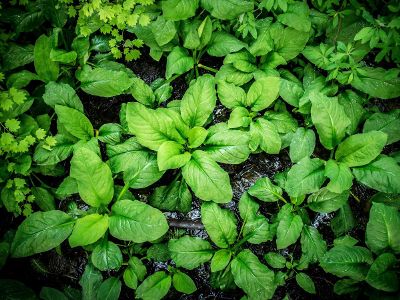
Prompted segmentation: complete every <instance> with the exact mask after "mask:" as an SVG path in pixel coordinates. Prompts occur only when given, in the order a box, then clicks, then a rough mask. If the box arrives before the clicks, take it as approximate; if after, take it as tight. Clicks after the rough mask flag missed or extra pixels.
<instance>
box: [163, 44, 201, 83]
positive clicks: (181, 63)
mask: <svg viewBox="0 0 400 300" xmlns="http://www.w3.org/2000/svg"><path fill="white" fill-rule="evenodd" d="M193 66H194V60H193V57H191V56H189V53H188V51H187V50H186V49H185V48H182V47H175V48H174V49H173V50H172V51H171V52H170V53H169V54H168V57H167V66H166V69H165V78H166V79H169V78H171V77H172V76H173V75H175V74H177V75H181V74H184V73H186V72H187V71H189V70H191V69H193Z"/></svg>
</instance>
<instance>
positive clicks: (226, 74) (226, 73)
mask: <svg viewBox="0 0 400 300" xmlns="http://www.w3.org/2000/svg"><path fill="white" fill-rule="evenodd" d="M215 79H216V80H217V82H221V81H226V82H227V83H232V84H235V85H238V86H241V85H244V84H245V83H247V82H249V81H250V80H252V79H253V74H252V73H246V72H241V71H239V70H238V69H236V68H235V67H234V66H233V65H231V64H229V65H223V66H222V67H221V68H220V69H219V71H218V72H217V74H215Z"/></svg>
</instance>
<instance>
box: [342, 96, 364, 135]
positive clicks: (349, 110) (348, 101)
mask: <svg viewBox="0 0 400 300" xmlns="http://www.w3.org/2000/svg"><path fill="white" fill-rule="evenodd" d="M364 101H365V100H364V98H362V97H361V96H359V95H358V94H357V93H355V92H353V91H352V90H346V91H344V92H343V93H341V94H339V104H340V105H342V106H343V108H344V111H345V113H346V115H347V117H348V118H349V119H350V126H349V127H348V128H347V133H348V134H354V133H356V132H357V128H358V125H359V124H360V122H361V121H362V119H363V118H364V114H365V113H366V110H365V109H364V108H363V104H364Z"/></svg>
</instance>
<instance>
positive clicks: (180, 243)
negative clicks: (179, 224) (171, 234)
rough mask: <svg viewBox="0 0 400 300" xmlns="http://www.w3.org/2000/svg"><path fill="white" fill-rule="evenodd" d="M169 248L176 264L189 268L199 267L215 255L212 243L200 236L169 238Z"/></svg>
mask: <svg viewBox="0 0 400 300" xmlns="http://www.w3.org/2000/svg"><path fill="white" fill-rule="evenodd" d="M168 248H169V251H170V253H171V257H172V259H173V260H174V262H175V264H176V266H177V267H182V268H185V269H188V270H193V269H195V268H197V267H198V266H200V265H201V264H203V263H205V262H207V261H209V260H210V259H211V257H212V256H213V250H212V248H211V245H210V243H209V242H207V241H205V240H202V239H200V238H198V237H191V236H183V237H181V238H179V239H177V240H176V239H172V240H169V242H168Z"/></svg>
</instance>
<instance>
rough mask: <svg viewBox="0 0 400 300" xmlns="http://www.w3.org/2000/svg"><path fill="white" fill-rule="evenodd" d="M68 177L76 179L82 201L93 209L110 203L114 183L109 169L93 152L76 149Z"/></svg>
mask: <svg viewBox="0 0 400 300" xmlns="http://www.w3.org/2000/svg"><path fill="white" fill-rule="evenodd" d="M70 176H71V177H72V178H74V179H76V181H77V184H78V190H79V195H80V196H81V197H82V200H83V201H85V202H86V203H87V204H89V205H90V206H93V207H100V206H101V205H107V204H109V203H110V202H111V200H112V198H113V195H114V181H113V178H112V173H111V170H110V167H109V166H108V165H107V164H106V163H104V162H103V161H102V160H101V158H100V157H99V156H98V155H97V154H96V153H94V152H93V151H91V150H89V149H86V148H83V147H81V148H78V149H77V150H75V151H74V156H73V157H72V160H71V170H70Z"/></svg>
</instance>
